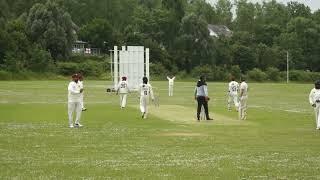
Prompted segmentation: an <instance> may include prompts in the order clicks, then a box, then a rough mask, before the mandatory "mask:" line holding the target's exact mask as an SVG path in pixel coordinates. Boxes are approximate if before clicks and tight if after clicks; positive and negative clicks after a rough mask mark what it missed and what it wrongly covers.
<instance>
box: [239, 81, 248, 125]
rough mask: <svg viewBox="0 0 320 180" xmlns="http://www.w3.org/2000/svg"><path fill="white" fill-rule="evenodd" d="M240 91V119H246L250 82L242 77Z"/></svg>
mask: <svg viewBox="0 0 320 180" xmlns="http://www.w3.org/2000/svg"><path fill="white" fill-rule="evenodd" d="M241 81H242V82H241V84H240V93H239V98H240V99H239V119H240V120H245V119H246V118H247V101H248V84H247V83H246V80H245V79H244V78H242V80H241Z"/></svg>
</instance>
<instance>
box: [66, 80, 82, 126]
mask: <svg viewBox="0 0 320 180" xmlns="http://www.w3.org/2000/svg"><path fill="white" fill-rule="evenodd" d="M78 81H79V77H78V74H74V75H72V81H71V82H70V83H69V86H68V117H69V127H70V128H73V127H74V126H75V127H82V125H81V124H80V118H81V112H82V109H81V108H82V107H81V94H82V91H83V89H81V87H80V84H79V82H78ZM74 111H75V112H76V121H75V124H74V126H73V113H74Z"/></svg>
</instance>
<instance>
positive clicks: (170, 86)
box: [167, 76, 176, 96]
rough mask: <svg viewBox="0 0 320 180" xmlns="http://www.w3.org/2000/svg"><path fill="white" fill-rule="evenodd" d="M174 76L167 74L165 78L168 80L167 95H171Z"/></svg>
mask: <svg viewBox="0 0 320 180" xmlns="http://www.w3.org/2000/svg"><path fill="white" fill-rule="evenodd" d="M175 78H176V77H175V76H173V77H172V78H170V77H169V76H167V79H168V81H169V96H173V85H174V79H175Z"/></svg>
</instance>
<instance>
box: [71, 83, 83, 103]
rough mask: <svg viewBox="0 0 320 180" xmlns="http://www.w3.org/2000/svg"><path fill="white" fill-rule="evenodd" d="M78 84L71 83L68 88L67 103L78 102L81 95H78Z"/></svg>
mask: <svg viewBox="0 0 320 180" xmlns="http://www.w3.org/2000/svg"><path fill="white" fill-rule="evenodd" d="M80 89H81V88H80V84H79V83H76V82H74V81H71V82H70V83H69V86H68V102H80V101H81V94H82V93H80Z"/></svg>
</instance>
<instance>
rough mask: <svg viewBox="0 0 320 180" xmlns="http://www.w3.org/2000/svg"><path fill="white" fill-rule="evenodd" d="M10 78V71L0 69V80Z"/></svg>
mask: <svg viewBox="0 0 320 180" xmlns="http://www.w3.org/2000/svg"><path fill="white" fill-rule="evenodd" d="M11 79H12V73H11V72H8V71H1V70H0V80H11Z"/></svg>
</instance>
